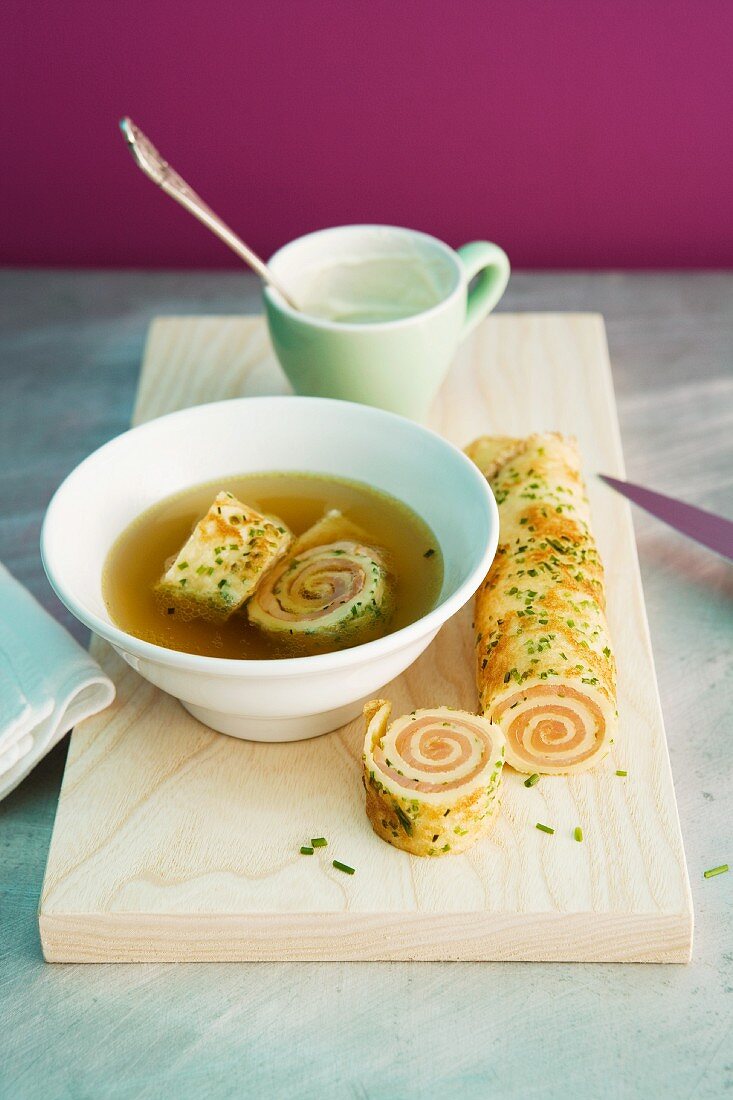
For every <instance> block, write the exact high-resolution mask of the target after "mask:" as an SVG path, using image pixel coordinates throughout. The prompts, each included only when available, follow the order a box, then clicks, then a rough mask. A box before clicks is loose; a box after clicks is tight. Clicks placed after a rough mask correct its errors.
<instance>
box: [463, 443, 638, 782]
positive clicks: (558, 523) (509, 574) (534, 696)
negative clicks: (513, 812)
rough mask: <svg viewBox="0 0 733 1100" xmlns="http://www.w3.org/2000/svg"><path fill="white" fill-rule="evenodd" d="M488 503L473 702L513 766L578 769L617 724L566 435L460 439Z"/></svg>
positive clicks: (600, 587)
mask: <svg viewBox="0 0 733 1100" xmlns="http://www.w3.org/2000/svg"><path fill="white" fill-rule="evenodd" d="M467 454H468V455H469V457H470V458H472V459H473V460H474V462H476V464H477V465H478V466H479V468H480V469H481V470H482V472H483V473H484V474H485V476H486V477H487V478H488V480H489V483H490V484H491V487H492V489H493V491H494V495H495V497H496V502H497V504H498V506H499V519H500V534H499V547H498V550H497V553H496V557H495V559H494V562H493V565H492V567H491V570H490V572H489V574H488V576H487V577H486V580H485V581H484V583H483V585H482V586H481V588H480V589H479V592H478V594H477V597H476V615H475V619H476V660H477V668H476V673H477V683H478V689H479V694H480V700H481V709H482V711H483V713H484V714H485V715H486V716H487V717H488V718H490V719H491V720H492V721H493V722H496V723H498V724H499V725H500V726H501V728H502V730H503V731H504V736H505V737H506V758H507V762H508V763H509V764H511V766H512V767H513V768H516V769H517V771H520V772H528V773H533V772H537V773H539V774H544V775H549V774H553V773H568V772H580V771H585V770H586V769H588V768H592V767H594V766H595V765H596V764H598V763H599V761H600V760H602V759H603V757H604V756H605V755H606V753H607V752H608V749H609V746H610V743H611V741H612V739H613V737H614V733H615V730H616V726H617V711H616V665H615V661H614V656H613V652H612V648H611V640H610V637H609V632H608V624H607V622H606V597H605V588H604V575H603V565H602V563H601V559H600V557H599V554H598V549H597V547H596V543H595V539H594V537H593V532H592V529H591V516H590V510H589V507H588V499H587V496H586V493H585V486H584V484H583V479H582V476H581V473H580V456H579V453H578V448H577V445H576V443H575V440H574V439H571V438H568V437H564V436H561V435H559V434H557V433H546V434H542V435H532V436H529V437H528V438H526V439H509V438H506V437H490V436H487V437H484V438H483V439H479V440H476V441H475V442H474V443H473V444H471V446H470V447H468V448H467Z"/></svg>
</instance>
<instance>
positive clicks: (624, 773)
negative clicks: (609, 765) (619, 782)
mask: <svg viewBox="0 0 733 1100" xmlns="http://www.w3.org/2000/svg"><path fill="white" fill-rule="evenodd" d="M628 774H629V773H628V772H625V771H623V770H622V769H621V768H619V770H618V771H617V772H616V775H621V776H624V775H628Z"/></svg>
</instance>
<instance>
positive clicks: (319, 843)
mask: <svg viewBox="0 0 733 1100" xmlns="http://www.w3.org/2000/svg"><path fill="white" fill-rule="evenodd" d="M311 844H312V845H313V847H314V848H325V847H326V845H327V844H328V841H327V840H326V838H325V836H314V837H313V839H312V840H311Z"/></svg>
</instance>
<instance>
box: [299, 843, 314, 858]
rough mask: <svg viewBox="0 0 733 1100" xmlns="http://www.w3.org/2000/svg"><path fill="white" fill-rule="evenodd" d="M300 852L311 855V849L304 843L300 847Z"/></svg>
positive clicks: (303, 854)
mask: <svg viewBox="0 0 733 1100" xmlns="http://www.w3.org/2000/svg"><path fill="white" fill-rule="evenodd" d="M300 854H301V855H302V856H312V855H313V849H312V848H309V847H308V845H307V844H304V845H303V847H302V848H301V849H300Z"/></svg>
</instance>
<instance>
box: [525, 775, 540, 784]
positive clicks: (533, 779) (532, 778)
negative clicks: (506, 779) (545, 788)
mask: <svg viewBox="0 0 733 1100" xmlns="http://www.w3.org/2000/svg"><path fill="white" fill-rule="evenodd" d="M539 781H540V777H539V775H538V774H537V772H533V773H532V775H530V777H529V779H525V781H524V785H525V787H534V785H535V783H539Z"/></svg>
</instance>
